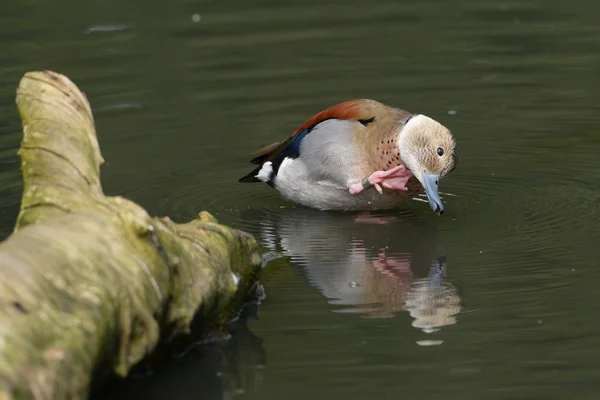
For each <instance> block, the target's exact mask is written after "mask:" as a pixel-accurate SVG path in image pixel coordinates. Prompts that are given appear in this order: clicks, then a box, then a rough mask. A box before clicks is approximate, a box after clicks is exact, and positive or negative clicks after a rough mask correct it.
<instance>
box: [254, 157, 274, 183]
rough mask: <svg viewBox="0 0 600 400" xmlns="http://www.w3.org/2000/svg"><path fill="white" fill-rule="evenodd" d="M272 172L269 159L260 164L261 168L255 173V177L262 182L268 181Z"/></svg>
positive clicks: (271, 164)
mask: <svg viewBox="0 0 600 400" xmlns="http://www.w3.org/2000/svg"><path fill="white" fill-rule="evenodd" d="M272 172H273V163H272V162H271V161H267V162H266V163H264V164H263V165H262V168H261V169H260V171H258V174H256V177H257V178H258V179H260V180H261V181H263V182H268V181H269V179H270V178H271V173H272Z"/></svg>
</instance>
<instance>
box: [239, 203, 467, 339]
mask: <svg viewBox="0 0 600 400" xmlns="http://www.w3.org/2000/svg"><path fill="white" fill-rule="evenodd" d="M243 219H244V220H245V221H254V222H253V223H252V222H248V224H247V225H248V226H247V227H245V229H246V230H251V231H253V232H252V233H254V234H255V235H256V236H257V239H259V240H260V241H261V244H262V245H263V246H265V247H268V248H269V249H270V250H272V251H279V252H282V253H283V254H285V255H287V256H289V257H290V259H291V261H292V262H293V263H294V264H295V265H297V266H300V267H301V268H302V270H303V271H304V274H305V276H306V278H307V280H308V281H309V283H310V284H311V285H313V286H314V287H315V288H316V289H317V290H318V291H319V292H320V293H321V294H322V295H323V296H324V297H326V298H327V299H328V301H329V303H330V304H332V305H334V306H335V307H334V309H333V311H335V312H346V313H357V314H359V315H360V316H361V317H364V318H389V317H392V316H394V315H395V314H397V313H398V312H402V311H408V312H409V313H410V315H411V316H412V317H413V318H414V320H413V322H412V325H413V326H414V327H415V328H419V329H422V330H423V331H425V332H433V331H435V330H438V329H440V328H441V327H443V326H446V325H451V324H454V323H456V317H455V316H456V314H457V313H458V312H459V311H460V308H461V306H460V303H461V302H460V297H459V295H458V291H457V290H456V288H455V286H454V285H453V284H452V283H450V282H448V281H447V280H446V267H447V265H446V257H445V254H444V250H443V248H442V246H441V244H440V243H439V241H438V239H437V235H436V231H435V230H434V229H432V228H431V227H430V226H429V225H426V224H423V223H419V222H418V221H414V220H411V219H410V218H406V217H401V216H389V215H387V216H386V215H383V216H382V215H379V216H378V215H377V214H367V213H363V214H358V215H357V214H346V213H326V212H318V211H312V210H308V209H287V210H282V213H281V214H269V213H263V214H257V213H256V212H253V213H250V212H249V213H247V214H245V215H244V216H243ZM256 221H260V223H257V222H256Z"/></svg>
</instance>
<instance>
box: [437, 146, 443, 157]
mask: <svg viewBox="0 0 600 400" xmlns="http://www.w3.org/2000/svg"><path fill="white" fill-rule="evenodd" d="M437 153H438V156H440V157H441V156H443V155H444V149H442V148H441V147H438V148H437Z"/></svg>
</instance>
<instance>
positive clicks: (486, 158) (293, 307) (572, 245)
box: [0, 0, 600, 400]
mask: <svg viewBox="0 0 600 400" xmlns="http://www.w3.org/2000/svg"><path fill="white" fill-rule="evenodd" d="M194 14H198V16H199V21H197V22H194V21H193V15H194ZM599 16H600V3H598V2H597V1H594V0H571V1H558V0H543V1H542V0H537V1H533V0H522V1H512V2H504V1H486V0H479V1H475V0H470V1H469V0H456V1H452V2H450V1H442V0H420V1H418V2H417V1H412V2H408V1H399V0H387V1H384V0H380V1H370V2H367V1H355V0H347V1H344V2H342V1H332V0H325V1H316V0H305V1H302V2H300V1H291V0H289V1H285V2H281V1H274V0H265V1H260V2H258V1H254V2H250V1H242V0H230V1H191V0H177V1H170V2H167V1H150V0H145V1H142V0H130V1H117V0H113V1H101V0H96V1H91V0H87V1H74V0H56V1H53V2H42V1H32V0H30V1H24V0H18V1H12V2H6V4H4V5H2V6H0V233H2V236H3V237H6V236H7V235H8V234H9V233H10V231H11V229H12V225H13V223H14V220H15V217H16V212H17V210H18V203H19V199H20V190H21V186H20V185H21V183H20V179H21V177H20V172H19V169H18V159H17V157H16V155H15V153H16V149H17V148H18V143H19V140H20V121H19V119H18V115H17V112H16V107H15V105H14V92H15V88H16V85H17V83H18V80H19V79H20V77H21V76H22V74H23V73H24V72H26V71H28V70H37V69H53V70H56V71H59V72H61V73H64V74H66V75H68V76H69V77H70V78H71V79H73V80H74V81H75V82H76V83H77V84H78V85H79V87H80V88H81V89H82V90H83V91H85V92H86V94H87V96H88V98H89V99H90V101H91V104H92V107H93V109H94V114H95V118H96V124H97V130H98V135H99V140H100V144H101V146H102V151H103V155H104V157H105V158H106V160H107V161H108V163H107V165H106V167H105V168H104V169H103V171H102V177H103V183H104V187H105V191H106V192H107V193H108V194H122V195H125V196H127V197H128V198H130V199H132V200H134V201H137V202H139V203H140V204H142V205H143V206H145V207H146V208H147V209H148V211H149V212H150V213H151V214H154V215H169V216H171V217H172V218H174V219H176V220H179V221H184V220H187V219H190V218H192V217H194V215H195V214H196V213H197V212H198V211H200V210H209V211H210V212H212V213H213V214H215V215H216V216H217V217H218V218H219V219H220V221H222V222H224V223H227V224H230V225H233V226H236V227H240V228H243V229H245V230H247V231H249V232H252V233H254V234H256V236H257V239H259V240H260V242H261V244H262V245H263V246H264V247H268V248H271V249H273V250H277V251H282V252H285V253H286V254H287V255H289V256H291V257H290V258H289V259H280V260H277V261H274V262H273V263H272V264H270V265H269V266H268V268H267V270H266V271H265V274H264V277H263V279H262V283H263V284H264V286H265V289H266V293H267V299H266V301H265V302H264V303H263V304H262V305H261V306H260V307H259V308H258V310H253V312H252V313H249V314H251V315H250V316H252V315H256V314H257V315H258V318H259V319H258V320H257V319H256V318H249V319H248V321H246V316H244V318H242V319H241V320H240V321H238V323H237V324H236V325H235V326H234V327H233V331H232V333H233V336H232V338H231V339H230V340H229V341H227V342H221V343H215V344H212V345H207V346H203V347H200V348H199V349H198V350H196V351H192V352H191V353H190V355H189V356H188V357H186V358H184V359H183V360H179V361H174V362H173V363H172V364H170V365H168V368H167V369H165V370H163V371H158V372H156V373H155V374H154V375H153V376H150V377H147V378H138V379H132V380H130V381H127V382H125V383H124V384H123V385H118V386H116V387H113V388H110V390H109V391H108V392H106V393H103V394H102V395H100V397H102V398H107V399H108V398H123V399H125V398H128V399H131V398H141V399H167V398H175V399H188V398H189V399H192V398H194V399H197V398H203V399H232V398H240V399H244V398H246V399H254V398H257V399H263V400H265V399H281V398H285V399H307V398H319V399H320V398H327V397H329V398H335V399H337V398H340V399H348V400H350V399H365V398H370V397H375V396H376V397H377V398H382V399H388V398H389V399H396V398H414V397H419V398H423V399H437V398H440V399H441V398H444V399H448V398H450V399H537V398H540V399H571V398H577V399H596V398H598V395H599V394H600V380H599V371H598V360H599V359H600V317H599V315H600V314H599V312H600V302H599V300H600V287H599V285H598V277H599V276H598V272H597V268H598V266H599V264H598V259H599V258H600V246H598V240H599V239H600V234H599V217H600V209H599V197H600V196H599V191H598V184H599V183H600V163H599V161H598V160H599V159H598V154H599V152H600V133H599V125H600V74H599V71H600V24H598V21H599V19H598V18H599ZM196 20H198V18H196ZM358 97H368V98H374V99H377V100H380V101H383V102H386V103H389V104H391V105H394V106H398V107H403V108H406V109H408V110H410V111H413V112H422V113H425V114H427V115H429V116H431V117H434V118H436V119H438V120H439V121H441V122H442V123H444V124H445V125H447V126H448V127H449V128H450V129H451V130H452V131H453V132H454V134H455V136H456V138H457V140H458V143H459V145H460V151H461V160H460V164H459V167H458V168H457V170H456V171H455V172H454V173H453V175H452V176H451V177H449V178H448V179H446V180H444V181H442V187H441V190H442V191H443V192H445V193H451V194H453V196H444V201H445V204H446V213H445V215H444V216H443V217H437V216H436V215H434V214H433V213H432V212H431V210H430V209H429V207H428V206H427V204H426V203H421V202H416V201H413V202H412V203H410V204H409V205H407V206H406V207H403V208H401V209H399V210H397V211H393V212H386V213H377V214H375V217H377V218H372V219H370V220H366V219H364V218H362V217H361V216H359V215H357V214H341V213H318V212H311V211H308V210H305V209H302V208H296V207H294V206H293V205H292V204H290V203H288V202H285V201H283V200H282V199H281V198H280V197H279V195H278V194H277V193H276V192H275V191H273V190H271V189H270V188H268V187H266V186H262V185H243V184H238V183H237V179H238V178H239V177H240V176H242V175H243V174H245V173H246V172H248V171H249V168H250V165H249V164H247V160H248V158H249V153H250V152H251V151H253V150H255V148H256V147H258V146H261V145H263V144H266V143H270V142H272V141H276V140H280V139H281V138H283V137H285V136H286V135H288V134H289V133H291V132H292V131H293V130H294V129H295V128H296V127H297V125H298V124H300V123H302V122H303V121H304V120H305V119H306V118H307V117H309V116H311V115H312V114H313V113H315V112H317V111H320V110H321V109H323V108H325V107H327V106H329V105H332V104H334V103H337V102H340V101H343V100H347V99H351V98H358ZM440 267H444V271H441V270H440Z"/></svg>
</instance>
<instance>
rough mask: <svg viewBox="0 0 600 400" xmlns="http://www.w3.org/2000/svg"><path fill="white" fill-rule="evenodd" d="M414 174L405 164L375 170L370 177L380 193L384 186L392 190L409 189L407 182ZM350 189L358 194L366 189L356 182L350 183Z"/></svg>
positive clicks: (371, 182)
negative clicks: (388, 168)
mask: <svg viewBox="0 0 600 400" xmlns="http://www.w3.org/2000/svg"><path fill="white" fill-rule="evenodd" d="M412 176H413V174H412V172H410V170H408V169H407V168H406V167H405V166H404V165H398V166H397V167H394V168H392V169H390V170H388V171H375V172H373V173H372V174H371V175H369V178H368V179H369V183H370V184H371V185H373V186H374V187H375V189H376V190H377V191H378V192H379V193H383V189H382V186H383V187H384V188H386V189H392V190H408V188H407V187H406V183H407V182H408V181H409V180H410V178H412ZM349 190H350V193H352V194H358V193H360V192H362V191H363V190H364V187H363V185H362V183H354V184H352V185H350V188H349Z"/></svg>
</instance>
